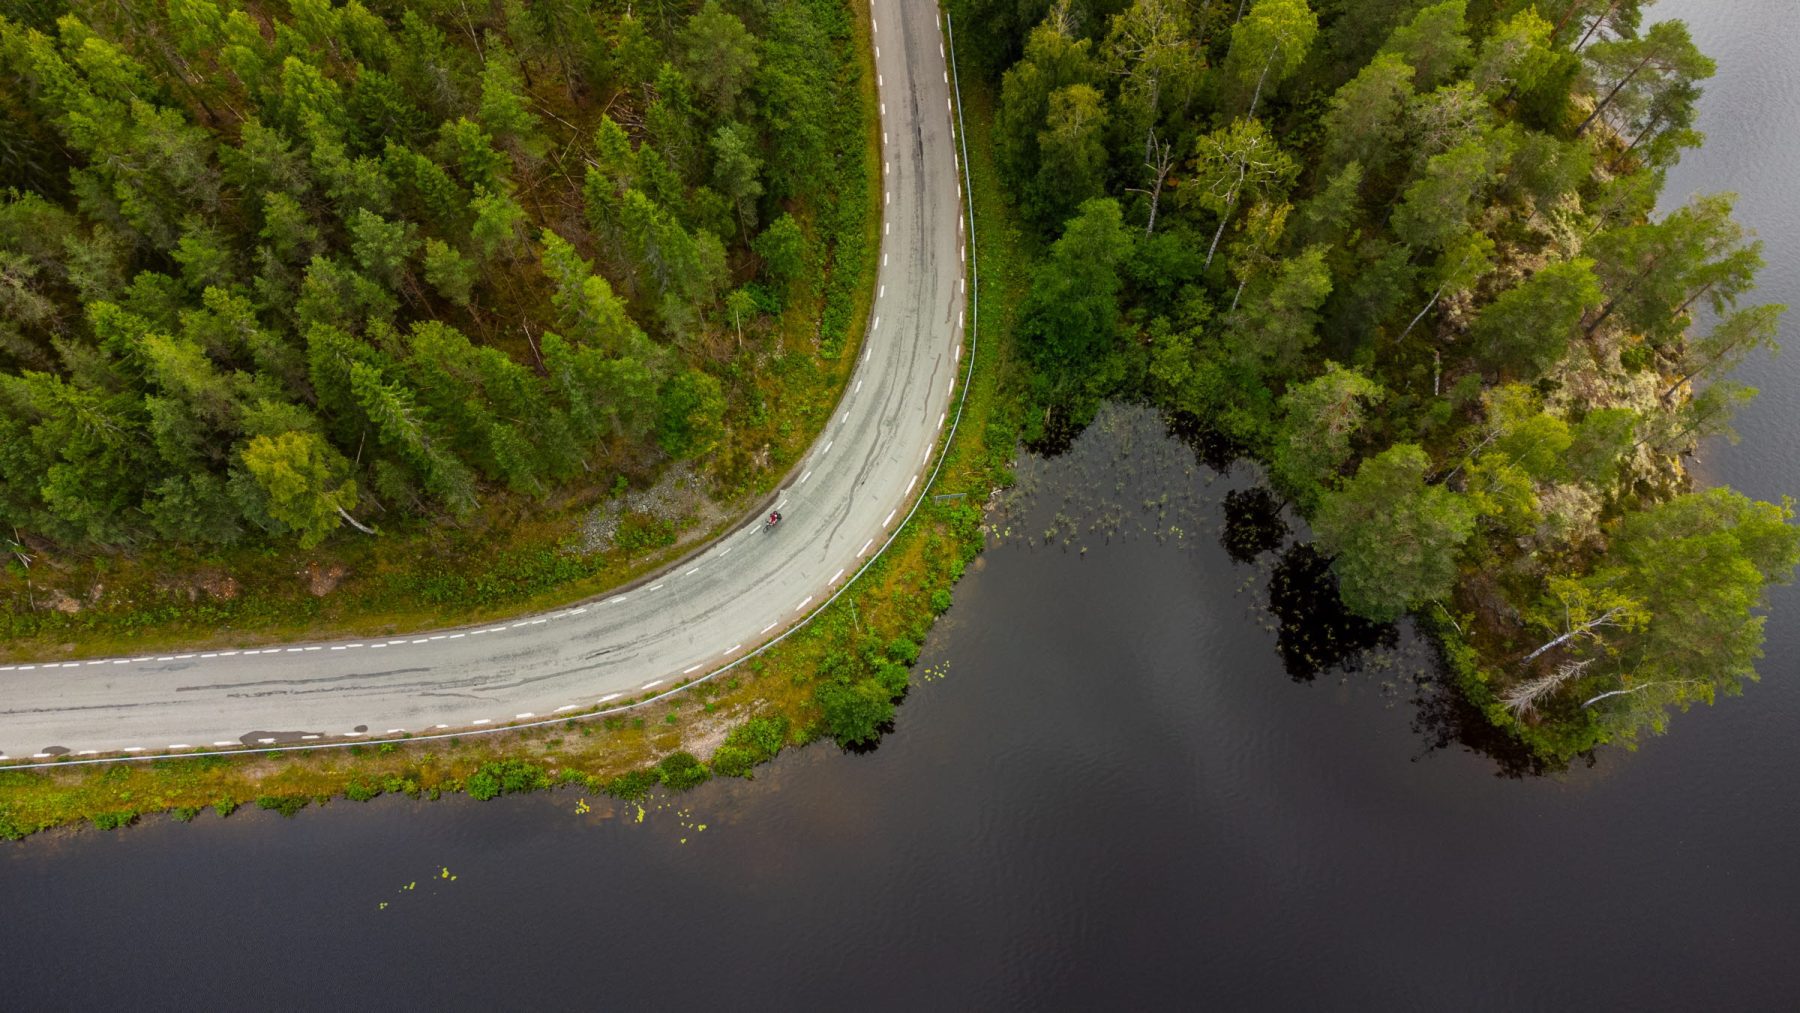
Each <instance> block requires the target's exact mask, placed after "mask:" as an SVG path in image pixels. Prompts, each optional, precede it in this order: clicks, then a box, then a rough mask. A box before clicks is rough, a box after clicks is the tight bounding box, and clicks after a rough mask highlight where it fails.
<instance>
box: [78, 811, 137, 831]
mask: <svg viewBox="0 0 1800 1013" xmlns="http://www.w3.org/2000/svg"><path fill="white" fill-rule="evenodd" d="M88 822H89V823H92V824H93V825H94V826H95V827H96V828H98V829H100V830H117V829H119V828H120V827H128V826H130V825H132V824H133V823H135V822H137V813H134V812H111V813H94V814H92V815H90V816H89V817H88Z"/></svg>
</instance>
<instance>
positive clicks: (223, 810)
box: [212, 798, 238, 819]
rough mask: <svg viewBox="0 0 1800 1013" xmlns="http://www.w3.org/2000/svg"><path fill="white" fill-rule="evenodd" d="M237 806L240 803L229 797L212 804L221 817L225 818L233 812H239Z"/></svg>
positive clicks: (214, 810)
mask: <svg viewBox="0 0 1800 1013" xmlns="http://www.w3.org/2000/svg"><path fill="white" fill-rule="evenodd" d="M237 807H238V804H237V803H236V802H234V801H232V800H231V799H228V798H222V799H219V800H218V801H217V802H214V803H213V804H212V808H213V812H216V813H218V814H219V818H220V819H224V818H225V817H227V816H230V815H231V814H232V813H234V812H237Z"/></svg>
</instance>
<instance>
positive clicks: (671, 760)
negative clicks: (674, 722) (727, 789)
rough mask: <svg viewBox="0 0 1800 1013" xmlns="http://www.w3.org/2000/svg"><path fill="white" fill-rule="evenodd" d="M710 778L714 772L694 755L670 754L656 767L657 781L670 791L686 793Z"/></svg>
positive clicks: (683, 753)
mask: <svg viewBox="0 0 1800 1013" xmlns="http://www.w3.org/2000/svg"><path fill="white" fill-rule="evenodd" d="M710 777H712V771H710V770H707V769H706V764H704V763H701V762H700V761H699V760H698V759H696V758H695V756H694V754H692V753H685V752H675V753H670V754H669V755H668V756H665V757H663V758H662V762H660V763H658V764H657V765H656V779H657V780H658V781H660V782H661V783H662V785H663V786H664V787H666V788H668V789H669V790H670V791H686V790H687V789H689V788H692V787H695V786H697V785H700V784H704V783H706V781H707V779H708V778H710Z"/></svg>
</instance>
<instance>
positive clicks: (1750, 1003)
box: [0, 0, 1800, 1010]
mask: <svg viewBox="0 0 1800 1013" xmlns="http://www.w3.org/2000/svg"><path fill="white" fill-rule="evenodd" d="M1656 10H1657V11H1658V12H1659V13H1660V14H1661V15H1662V16H1677V15H1679V16H1685V17H1687V18H1689V19H1690V21H1691V22H1692V23H1693V27H1694V29H1695V34H1696V36H1697V37H1698V38H1699V40H1700V42H1701V44H1702V45H1703V46H1704V47H1705V48H1706V49H1707V50H1708V51H1709V52H1710V53H1712V54H1713V55H1715V56H1716V57H1718V58H1719V60H1720V63H1721V70H1722V72H1721V76H1720V79H1719V80H1718V81H1716V82H1715V83H1714V85H1713V87H1712V89H1711V91H1710V93H1709V96H1708V104H1707V115H1706V117H1705V119H1704V120H1703V123H1702V126H1703V127H1704V129H1706V130H1707V131H1708V132H1709V133H1710V135H1711V143H1710V144H1709V146H1708V148H1707V149H1706V151H1705V152H1704V153H1703V154H1700V155H1695V156H1690V158H1689V160H1688V162H1687V163H1685V164H1684V165H1683V166H1682V168H1681V170H1680V171H1679V172H1678V173H1677V174H1676V177H1675V178H1674V179H1673V180H1672V183H1671V193H1672V194H1675V195H1680V194H1685V193H1686V192H1689V191H1691V190H1695V189H1708V190H1711V189H1726V188H1730V189H1737V190H1739V191H1740V192H1742V193H1743V195H1744V200H1743V203H1742V205H1741V214H1742V215H1743V216H1744V217H1745V218H1746V219H1747V220H1749V221H1751V222H1752V223H1754V224H1756V225H1757V226H1758V227H1759V229H1760V230H1761V232H1762V234H1763V237H1764V239H1765V240H1766V241H1767V243H1768V247H1769V249H1768V255H1769V260H1770V261H1771V265H1772V266H1771V267H1770V269H1769V271H1768V273H1767V274H1766V275H1765V285H1764V293H1765V297H1766V298H1769V299H1774V300H1780V299H1787V300H1789V301H1792V302H1795V303H1800V229H1796V227H1795V226H1796V225H1797V224H1800V222H1796V219H1797V218H1800V198H1797V197H1796V194H1795V191H1794V188H1793V186H1792V183H1791V181H1792V180H1793V178H1794V175H1795V170H1794V166H1795V165H1796V164H1800V82H1797V81H1796V78H1800V33H1796V32H1795V31H1793V25H1792V23H1791V22H1792V15H1793V13H1794V11H1793V9H1792V0H1731V2H1729V3H1727V2H1723V0H1686V2H1674V0H1665V2H1664V3H1662V4H1660V5H1659V6H1658V7H1657V8H1656ZM1788 337H1789V343H1790V345H1792V346H1794V347H1795V348H1796V350H1797V351H1800V340H1796V339H1797V338H1800V333H1797V332H1796V329H1795V327H1794V326H1793V325H1792V324H1790V327H1789V328H1788ZM1791 356H1792V353H1790V357H1789V358H1785V359H1778V360H1776V361H1775V363H1774V365H1773V366H1771V365H1769V364H1766V363H1765V364H1760V365H1758V366H1756V367H1754V368H1753V370H1752V371H1753V372H1754V373H1755V375H1754V377H1753V378H1752V379H1753V382H1756V383H1758V384H1759V385H1760V386H1762V387H1763V389H1764V391H1765V393H1764V398H1763V400H1762V401H1761V402H1760V403H1759V404H1757V405H1756V406H1754V407H1753V408H1752V409H1751V410H1750V411H1749V412H1747V413H1746V414H1745V416H1744V418H1743V420H1742V424H1741V425H1740V427H1739V428H1740V429H1741V430H1742V431H1743V433H1744V434H1745V443H1744V445H1742V446H1740V447H1736V448H1720V449H1718V450H1715V451H1713V452H1712V453H1711V454H1709V455H1708V465H1709V467H1710V468H1711V469H1712V470H1714V471H1716V472H1717V473H1719V474H1720V476H1721V477H1722V478H1724V479H1725V480H1728V481H1731V482H1733V483H1734V484H1737V485H1739V486H1740V487H1742V488H1745V489H1746V490H1747V491H1750V492H1752V493H1755V494H1758V495H1762V496H1775V495H1779V494H1780V493H1782V492H1784V491H1795V490H1800V441H1796V440H1795V439H1794V434H1793V429H1792V426H1793V421H1792V420H1793V419H1794V418H1795V412H1796V411H1797V410H1800V368H1797V367H1796V366H1795V364H1794V360H1793V358H1792V357H1791ZM1021 474H1022V478H1023V481H1022V483H1021V489H1020V492H1019V495H1018V496H1017V504H1016V506H1015V508H1014V509H1013V510H1012V511H1011V512H1010V513H1009V514H1008V515H1007V516H1006V517H1005V518H1003V519H1001V520H999V521H998V522H997V523H998V525H999V526H1000V528H1001V531H1000V532H999V538H998V545H997V546H996V547H995V548H994V549H992V550H990V551H989V552H988V553H987V554H986V555H985V556H984V557H983V558H982V560H981V562H980V565H979V567H978V568H977V570H976V571H975V572H973V573H972V574H971V575H970V577H969V578H968V579H967V580H966V581H965V582H964V583H963V584H962V586H961V587H959V589H958V591H957V604H956V607H955V608H954V609H952V611H951V612H950V614H949V615H948V616H947V617H946V619H945V621H944V622H943V623H941V624H940V625H939V627H938V628H937V630H936V631H935V632H934V634H933V636H932V640H931V643H930V644H929V645H928V646H927V649H926V654H925V657H924V659H922V661H921V664H920V673H919V675H920V677H919V679H918V680H917V686H916V688H915V689H914V690H913V691H912V694H911V696H910V697H909V699H908V701H907V703H906V705H905V706H904V707H903V708H902V709H901V712H900V718H899V722H898V728H897V730H896V732H895V733H894V734H892V735H890V736H889V737H888V738H887V739H886V741H884V742H883V743H882V745H881V747H880V748H879V749H878V750H877V751H875V752H874V753H872V754H870V755H866V756H846V755H843V754H841V753H839V752H838V751H837V750H836V749H835V748H832V747H829V746H826V747H814V748H812V749H809V750H806V751H804V752H802V753H799V754H794V755H789V756H786V757H784V758H782V759H781V760H780V761H778V762H777V763H776V764H774V765H773V766H772V767H769V768H765V769H764V770H763V771H761V772H759V775H758V778H757V780H755V781H754V782H732V783H714V784H709V785H707V786H705V787H703V788H702V789H700V790H698V791H695V792H692V793H689V794H687V795H683V796H681V797H680V798H679V799H677V800H675V801H674V802H663V803H657V804H653V805H652V806H651V810H650V812H648V813H647V815H646V816H645V818H644V819H643V821H642V822H638V821H637V819H636V815H637V814H636V812H635V811H634V810H632V809H631V808H630V807H625V808H623V809H618V808H615V807H612V806H610V805H604V804H602V803H601V800H598V799H591V798H590V799H588V801H589V802H590V803H592V804H593V806H594V811H593V812H591V813H586V814H580V813H577V812H576V805H577V802H578V800H579V799H581V798H582V796H581V795H579V794H574V793H568V792H556V793H547V794H539V795H534V796H527V797H513V798H505V799H499V800H495V801H492V802H486V803H476V802H472V801H469V800H466V799H457V800H450V801H444V802H439V803H414V802H411V801H409V800H406V799H403V798H402V799H380V800H377V801H375V802H373V803H369V804H367V805H357V804H354V803H348V802H338V803H333V804H332V805H330V806H329V807H327V808H325V809H322V810H318V809H314V810H307V811H306V812H303V813H302V814H301V815H300V816H299V817H298V818H296V819H294V820H282V819H280V818H279V817H276V816H274V815H273V814H269V813H261V812H243V813H239V814H238V815H235V816H233V817H231V818H230V819H229V820H226V821H223V822H221V821H219V820H217V819H216V818H215V817H214V816H213V815H212V814H211V813H205V814H203V815H202V816H201V817H200V818H199V819H197V820H196V821H195V822H194V823H193V824H192V825H187V826H183V825H178V824H172V823H169V822H166V821H163V820H160V819H158V820H151V821H148V822H146V823H145V824H144V825H142V826H139V827H136V828H133V829H131V830H129V831H127V832H123V833H112V834H101V833H84V834H77V835H73V836H65V837H48V838H43V839H37V840H31V841H27V842H25V843H23V844H21V845H13V846H0V905H3V907H0V910H3V912H4V915H3V917H0V1009H4V1010H13V1009H35V1008H86V1007H92V1006H94V1005H97V1004H100V1003H102V1002H109V1003H112V1004H116V1005H129V1006H136V1007H144V1008H163V1007H170V1006H174V1005H177V1004H180V1005H184V1006H203V1005H210V1004H214V1003H225V1002H235V1003H243V1004H248V1005H255V1006H260V1007H266V1008H275V1009H289V1008H343V1007H345V1006H347V1005H349V1004H352V1003H355V1004H358V1005H364V1006H374V1005H376V1004H382V1005H407V1006H413V1005H438V1006H453V1007H502V1006H504V1007H516V1006H519V1005H522V1004H523V1003H524V1002H526V1001H529V1002H535V1003H539V1004H547V1005H549V1006H552V1007H555V1008H562V1007H581V1008H621V1009H644V1008H675V1007H687V1006H695V1005H699V1004H701V1003H709V1004H712V1005H714V1006H717V1007H724V1008H734V1009H735V1008H774V1007H788V1008H792V1007H794V1006H796V1005H799V1004H802V1003H806V1004H818V1005H824V1004H829V1005H831V1006H834V1007H839V1008H860V1007H873V1008H904V1009H937V1008H945V1009H985V1008H1003V1007H1014V1008H1105V1009H1113V1008H1121V1007H1130V1006H1140V1007H1142V1006H1156V1007H1166V1006H1175V1005H1180V1006H1183V1007H1192V1006H1195V1005H1200V1004H1202V1003H1203V1002H1204V1003H1206V1004H1209V1005H1213V1006H1225V1007H1228V1008H1229V1007H1243V1006H1256V1007H1264V1008H1267V1007H1288V1008H1292V1007H1297V1006H1300V1005H1302V1004H1306V1005H1310V1006H1317V1005H1321V1004H1329V1005H1332V1006H1339V1007H1361V1006H1372V1005H1375V1004H1377V1003H1380V1004H1382V1005H1385V1006H1394V1007H1401V1008H1419V1007H1432V1008H1461V1007H1471V1008H1490V1009H1517V1008H1543V1007H1568V1006H1574V1005H1577V1004H1600V1005H1604V1006H1606V1007H1608V1008H1633V1009H1639V1008H1641V1009H1669V1008H1695V1007H1701V1008H1771V1009H1772V1008H1790V1007H1791V1005H1792V1004H1793V1002H1794V998H1793V995H1794V986H1795V985H1796V984H1800V956H1797V955H1800V911H1797V910H1796V905H1797V904H1800V857H1797V856H1796V850H1797V849H1796V846H1795V841H1796V839H1800V789H1797V788H1796V787H1795V778H1794V776H1793V774H1794V771H1795V769H1796V767H1797V766H1800V762H1797V761H1800V754H1797V752H1796V745H1795V743H1796V742H1800V672H1796V671H1795V669H1796V665H1795V661H1794V659H1795V658H1796V657H1797V656H1800V635H1797V634H1796V633H1795V631H1794V629H1793V624H1794V619H1795V618H1796V616H1800V598H1797V597H1796V595H1795V594H1794V593H1792V592H1790V591H1784V592H1782V593H1781V594H1780V595H1779V596H1778V599H1777V607H1776V609H1775V614H1774V616H1773V617H1772V618H1771V621H1770V643H1769V654H1770V657H1769V660H1768V661H1767V662H1766V664H1765V665H1764V675H1765V681H1764V682H1763V683H1762V684H1761V685H1758V686H1754V687H1752V688H1751V689H1750V690H1749V691H1748V692H1747V694H1746V695H1745V696H1744V697H1743V698H1740V699H1735V700H1728V701H1724V702H1722V703H1721V705H1720V706H1718V707H1716V708H1713V709H1711V710H1702V711H1696V712H1695V713H1692V714H1689V715H1685V716H1680V717H1678V718H1677V720H1676V722H1675V724H1674V729H1673V731H1672V733H1671V735H1670V736H1668V737H1666V738H1664V739H1660V740H1654V741H1651V742H1649V743H1647V744H1646V746H1645V747H1644V748H1643V749H1642V750H1640V751H1639V752H1637V753H1625V752H1622V751H1621V752H1609V753H1606V754H1604V755H1603V756H1601V757H1600V758H1599V762H1598V764H1597V765H1596V766H1594V767H1592V768H1590V769H1581V770H1576V771H1572V772H1570V773H1568V774H1564V775H1560V776H1556V777H1509V776H1500V773H1499V772H1501V771H1502V770H1504V769H1505V768H1504V767H1503V766H1502V765H1501V764H1500V763H1498V762H1497V761H1496V760H1495V759H1494V758H1493V757H1490V756H1485V755H1481V754H1479V753H1476V752H1471V751H1469V750H1468V749H1466V748H1464V747H1462V746H1461V745H1459V744H1456V743H1455V742H1454V741H1453V740H1454V738H1455V736H1456V733H1457V731H1458V726H1457V725H1456V724H1455V721H1454V716H1453V715H1450V714H1447V713H1446V711H1445V709H1444V708H1442V707H1438V706H1434V705H1433V701H1435V700H1436V699H1437V698H1436V696H1435V695H1434V694H1433V693H1432V691H1431V688H1430V685H1429V681H1430V675H1429V673H1430V664H1429V659H1428V658H1427V657H1426V656H1425V654H1424V653H1423V652H1422V651H1421V649H1420V648H1419V646H1418V644H1417V643H1416V642H1415V641H1414V640H1412V639H1411V638H1409V637H1407V636H1405V635H1401V636H1397V637H1395V636H1386V637H1384V636H1383V635H1382V634H1381V633H1380V632H1379V631H1367V630H1365V631H1360V632H1358V631H1353V630H1352V631H1342V632H1341V633H1340V634H1338V635H1337V636H1336V638H1335V639H1333V638H1330V637H1327V636H1324V635H1322V634H1320V633H1319V632H1318V631H1317V629H1312V630H1310V632H1311V633H1313V636H1311V637H1310V638H1298V637H1296V636H1295V633H1296V631H1294V630H1287V631H1285V637H1286V639H1284V637H1283V631H1280V630H1279V629H1278V627H1279V626H1280V625H1281V621H1282V619H1281V616H1282V615H1284V614H1285V613H1283V612H1281V611H1279V610H1277V611H1275V612H1271V610H1270V608H1269V599H1270V587H1271V583H1273V584H1275V585H1276V586H1277V587H1278V588H1280V589H1285V590H1283V591H1281V593H1280V594H1279V595H1278V597H1280V598H1281V600H1283V601H1287V600H1289V599H1290V598H1295V597H1299V598H1303V597H1304V590H1305V586H1306V585H1305V582H1304V581H1302V580H1298V579H1295V577H1294V575H1295V574H1297V573H1303V571H1304V570H1305V567H1306V560H1305V558H1304V557H1303V556H1300V555H1297V554H1295V553H1293V552H1286V553H1285V554H1283V553H1282V552H1262V553H1260V554H1257V553H1256V550H1257V549H1258V548H1260V547H1262V544H1265V543H1266V540H1263V539H1259V538H1258V537H1256V534H1257V532H1256V531H1255V530H1254V529H1253V528H1250V527H1247V526H1243V525H1237V526H1233V527H1232V528H1231V529H1230V530H1229V535H1230V537H1229V538H1226V539H1223V541H1228V542H1229V543H1230V544H1231V545H1232V547H1233V549H1234V550H1235V551H1236V553H1237V555H1239V556H1242V557H1252V556H1253V557H1254V558H1253V560H1252V561H1251V562H1247V563H1245V562H1236V561H1234V559H1233V555H1232V553H1230V552H1228V551H1227V550H1226V549H1225V548H1224V547H1223V546H1222V544H1221V542H1222V539H1221V534H1222V529H1223V528H1224V527H1225V524H1224V517H1225V514H1226V512H1227V511H1226V509H1225V504H1226V502H1227V500H1228V499H1229V501H1230V503H1231V506H1232V510H1231V513H1232V514H1233V516H1237V515H1240V514H1248V515H1252V516H1253V515H1254V510H1253V508H1254V506H1255V504H1254V503H1253V502H1246V501H1245V500H1244V498H1243V497H1242V495H1241V490H1245V489H1248V488H1250V487H1251V486H1252V485H1253V484H1254V476H1253V475H1252V474H1250V472H1249V471H1248V469H1241V468H1240V469H1237V470H1236V471H1234V472H1232V473H1230V474H1228V475H1226V476H1224V477H1219V476H1216V475H1215V474H1214V473H1213V472H1212V471H1211V470H1210V469H1208V468H1207V467H1205V466H1203V465H1200V464H1198V463H1196V460H1195V454H1194V452H1193V451H1192V450H1191V449H1189V448H1188V447H1187V446H1186V445H1184V444H1182V443H1180V442H1178V441H1176V440H1173V439H1170V438H1168V437H1166V436H1165V435H1164V433H1163V429H1162V424H1161V422H1160V421H1159V420H1158V419H1156V418H1155V417H1154V416H1151V415H1149V414H1148V413H1144V412H1135V411H1119V412H1116V413H1113V414H1111V415H1109V416H1108V417H1107V418H1106V419H1105V420H1104V421H1103V423H1102V424H1101V425H1099V426H1096V427H1095V429H1094V430H1091V431H1090V432H1089V433H1088V434H1087V435H1086V436H1084V437H1083V438H1082V439H1081V440H1080V441H1078V443H1077V444H1076V446H1075V448H1074V449H1073V450H1072V451H1071V452H1070V453H1068V454H1067V455H1065V456H1063V457H1061V458H1059V459H1057V460H1055V461H1050V462H1036V461H1026V462H1024V463H1023V465H1022V467H1021ZM1234 491H1240V495H1239V496H1230V495H1229V494H1230V493H1232V492H1234ZM1046 535H1050V536H1051V537H1050V540H1049V544H1046ZM1290 541H1291V540H1290ZM1084 547H1085V549H1086V551H1085V552H1083V551H1082V549H1083V548H1084ZM1278 559H1285V560H1286V562H1285V563H1283V564H1281V565H1280V566H1278V565H1277V560H1278ZM1345 645H1349V646H1359V647H1366V648H1367V649H1366V650H1364V651H1361V652H1360V653H1358V654H1357V655H1356V660H1355V663H1354V664H1353V666H1352V670H1348V671H1346V670H1344V669H1343V668H1341V667H1339V668H1334V667H1329V666H1325V665H1323V662H1327V661H1329V660H1330V656H1331V655H1332V653H1333V651H1334V650H1337V649H1338V648H1340V647H1343V646H1345ZM1284 652H1285V653H1284ZM1284 657H1285V658H1286V659H1287V661H1288V664H1286V665H1284V663H1283V659H1284ZM1314 669H1320V670H1317V671H1315V670H1314ZM1308 675H1312V676H1313V677H1312V678H1310V680H1308V679H1307V678H1305V677H1306V676H1308ZM1446 742H1449V743H1450V744H1449V745H1447V746H1443V745H1442V744H1443V743H1446ZM658 805H661V806H663V808H657V806H658ZM702 824H704V826H705V829H704V830H702V829H700V827H701V825H702ZM684 841H685V843H684ZM442 870H448V874H449V875H452V876H454V877H455V878H454V879H446V878H443V871H442ZM409 883H410V884H416V885H415V887H414V889H411V890H406V889H404V888H405V887H406V886H407V885H408V884H409ZM384 903H385V905H386V906H385V908H384V907H383V906H382V905H383V904H384Z"/></svg>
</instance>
